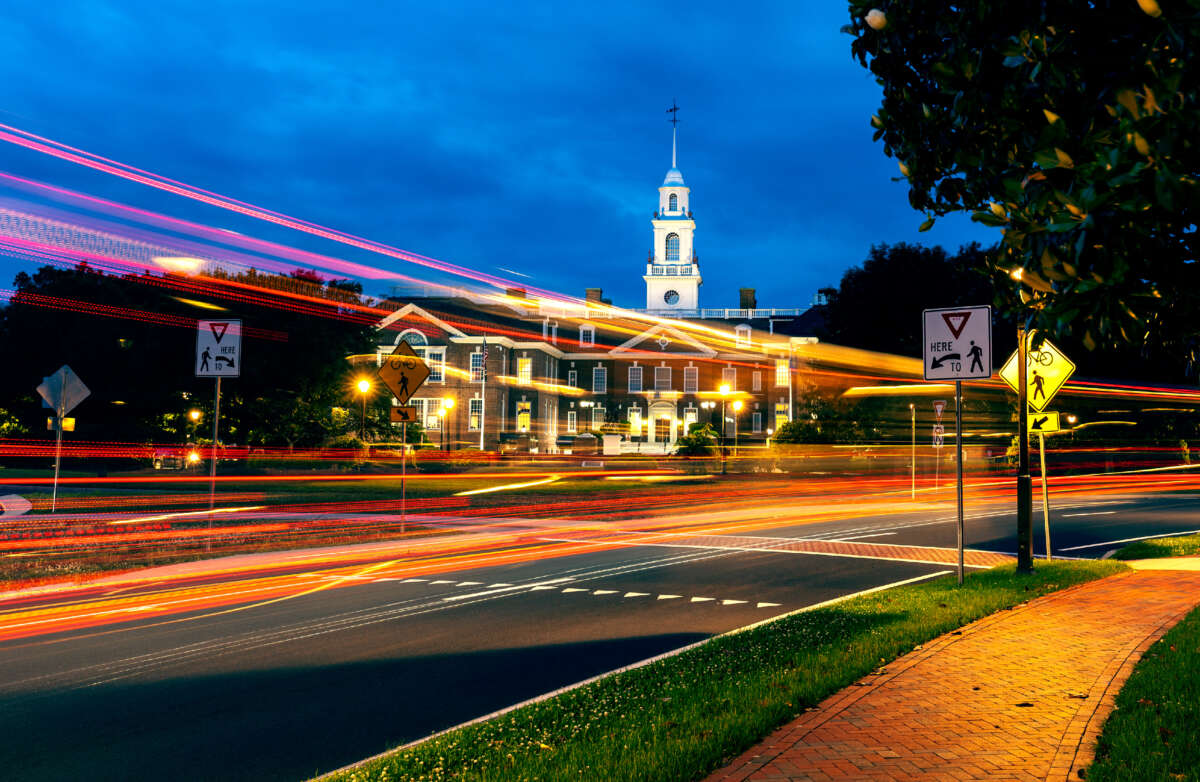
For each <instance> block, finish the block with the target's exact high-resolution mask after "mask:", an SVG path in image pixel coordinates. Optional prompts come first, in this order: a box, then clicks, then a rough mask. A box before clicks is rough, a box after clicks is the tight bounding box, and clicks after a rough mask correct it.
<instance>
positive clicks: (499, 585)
mask: <svg viewBox="0 0 1200 782" xmlns="http://www.w3.org/2000/svg"><path fill="white" fill-rule="evenodd" d="M510 586H512V584H506V583H504V582H500V583H496V584H488V587H489V588H492V589H495V588H498V587H510Z"/></svg>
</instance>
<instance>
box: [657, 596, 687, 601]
mask: <svg viewBox="0 0 1200 782" xmlns="http://www.w3.org/2000/svg"><path fill="white" fill-rule="evenodd" d="M677 597H683V595H659V596H658V599H659V600H674V599H675V598H677Z"/></svg>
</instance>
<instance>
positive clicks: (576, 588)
mask: <svg viewBox="0 0 1200 782" xmlns="http://www.w3.org/2000/svg"><path fill="white" fill-rule="evenodd" d="M587 591H588V590H586V589H580V588H579V587H567V588H566V589H564V590H563V592H587Z"/></svg>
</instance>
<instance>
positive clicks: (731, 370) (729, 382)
mask: <svg viewBox="0 0 1200 782" xmlns="http://www.w3.org/2000/svg"><path fill="white" fill-rule="evenodd" d="M721 385H725V386H729V390H730V391H737V367H725V368H724V369H722V370H721Z"/></svg>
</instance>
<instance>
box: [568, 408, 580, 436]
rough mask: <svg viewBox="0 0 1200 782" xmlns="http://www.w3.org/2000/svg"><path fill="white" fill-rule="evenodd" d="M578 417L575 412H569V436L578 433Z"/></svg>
mask: <svg viewBox="0 0 1200 782" xmlns="http://www.w3.org/2000/svg"><path fill="white" fill-rule="evenodd" d="M576 416H577V413H576V412H575V411H574V410H568V411H567V434H575V432H577V431H578V429H577V428H576V427H577V426H578V424H577V423H576Z"/></svg>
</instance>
